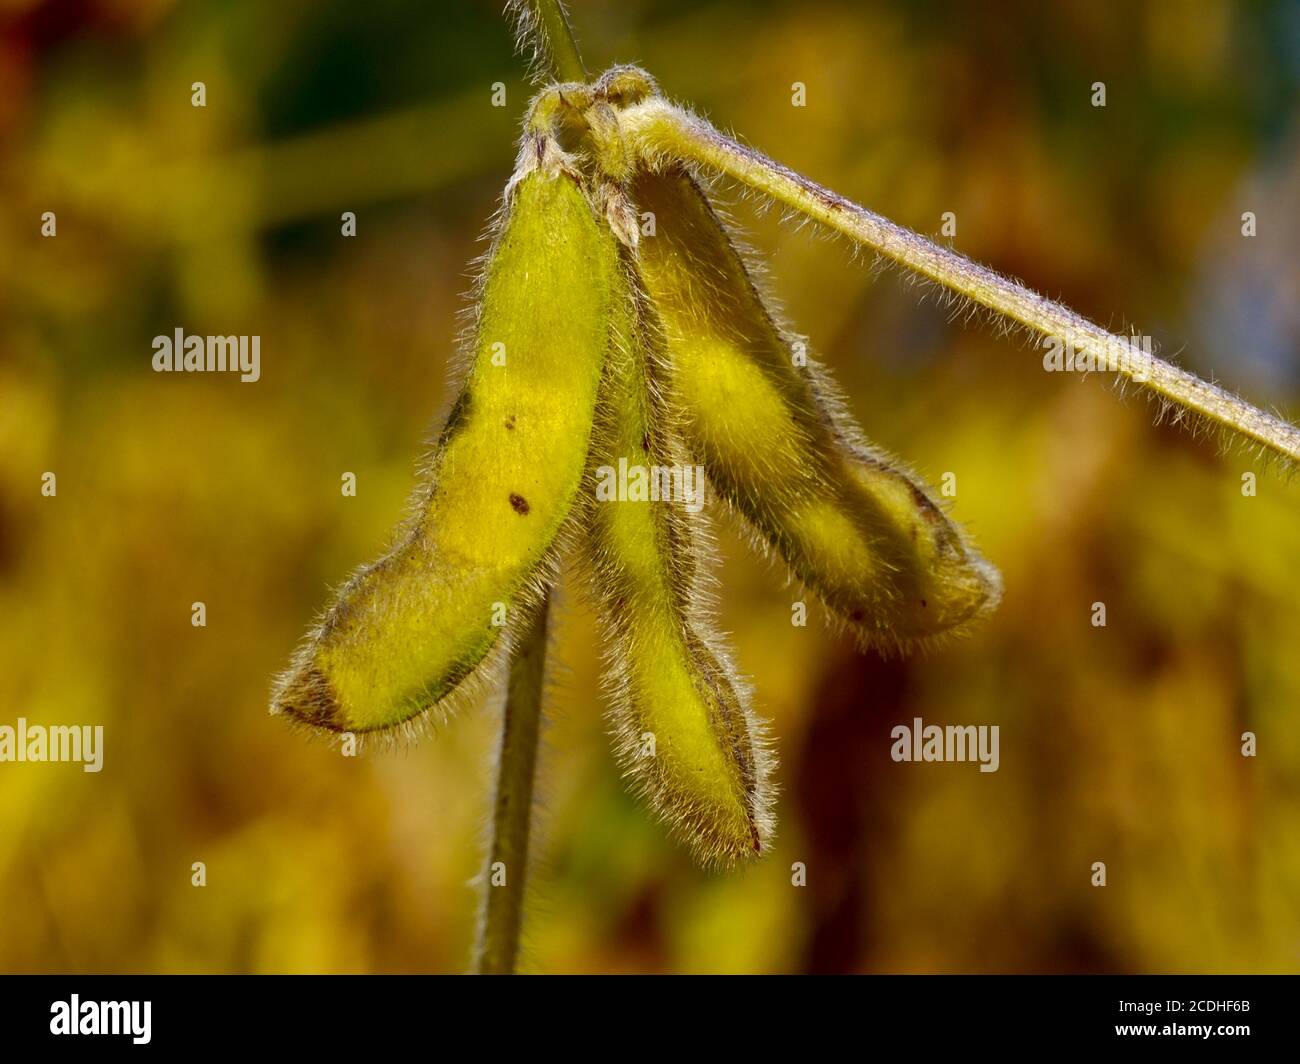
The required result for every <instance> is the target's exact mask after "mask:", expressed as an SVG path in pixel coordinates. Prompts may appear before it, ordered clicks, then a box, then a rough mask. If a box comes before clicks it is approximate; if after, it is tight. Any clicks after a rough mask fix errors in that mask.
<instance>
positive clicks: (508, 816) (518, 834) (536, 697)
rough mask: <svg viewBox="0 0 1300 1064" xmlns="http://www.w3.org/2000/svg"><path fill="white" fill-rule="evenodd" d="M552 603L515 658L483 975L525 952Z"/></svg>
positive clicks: (506, 969) (504, 728) (507, 967)
mask: <svg viewBox="0 0 1300 1064" xmlns="http://www.w3.org/2000/svg"><path fill="white" fill-rule="evenodd" d="M549 608H550V604H549V601H548V599H543V600H542V604H541V606H540V607H539V608H538V610H537V616H536V617H535V618H534V619H533V622H532V624H531V625H530V626H529V629H528V631H527V633H526V634H525V635H524V638H523V640H522V642H520V644H519V646H518V647H516V648H515V654H514V657H513V659H512V660H511V662H510V681H509V685H508V687H507V689H506V706H505V712H504V713H503V714H502V724H501V752H500V758H499V762H498V767H497V786H496V806H495V808H494V809H493V813H492V848H491V850H490V852H489V854H488V867H487V871H486V872H485V873H484V885H483V890H484V892H485V893H484V901H483V924H482V930H481V934H480V939H479V948H478V971H479V973H480V974H481V975H510V974H512V973H513V972H514V970H515V960H516V958H517V957H518V955H519V929H520V926H521V925H522V923H523V907H524V889H525V886H526V884H527V878H528V833H529V828H530V827H531V826H532V814H533V784H534V782H535V780H536V776H537V742H538V737H539V734H540V732H541V719H542V686H543V680H544V674H545V672H546V623H547V613H548V612H549ZM502 877H504V880H502Z"/></svg>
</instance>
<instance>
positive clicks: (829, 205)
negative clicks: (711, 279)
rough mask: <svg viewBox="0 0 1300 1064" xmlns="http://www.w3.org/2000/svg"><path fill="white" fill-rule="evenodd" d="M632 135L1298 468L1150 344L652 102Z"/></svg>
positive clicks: (1297, 433)
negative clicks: (1107, 326)
mask: <svg viewBox="0 0 1300 1064" xmlns="http://www.w3.org/2000/svg"><path fill="white" fill-rule="evenodd" d="M623 122H624V130H625V132H626V133H627V135H628V136H629V137H630V138H631V139H632V141H633V143H634V144H635V145H636V146H637V147H638V148H639V149H640V151H641V153H642V154H643V155H644V156H645V157H647V158H650V159H652V160H653V159H656V158H660V159H687V160H690V161H692V162H694V163H697V164H699V165H701V166H703V167H705V168H707V169H709V170H713V171H715V172H718V173H721V174H724V175H725V176H727V177H729V178H732V179H733V180H735V181H738V182H740V183H741V184H743V185H746V186H748V187H749V188H752V189H754V190H755V191H757V192H761V193H762V194H764V195H765V196H768V197H770V198H771V199H772V200H775V201H776V202H777V203H780V204H783V205H784V206H786V207H789V208H790V209H792V210H794V211H797V212H799V213H800V214H802V215H804V216H805V217H807V218H810V219H812V220H813V221H815V222H818V223H820V224H822V225H824V226H826V227H827V228H828V229H832V230H834V231H835V232H837V233H841V234H843V235H844V236H846V237H848V238H849V239H850V240H852V241H853V242H854V243H855V244H858V245H860V246H862V247H865V248H869V249H870V250H872V251H874V252H876V253H878V254H880V255H881V256H883V257H884V258H886V259H889V260H891V261H892V262H894V263H896V264H898V265H899V266H902V267H904V268H905V269H908V270H911V271H913V272H915V273H917V274H920V275H921V276H922V277H925V278H928V279H929V280H931V281H934V282H936V283H938V284H940V285H942V286H943V287H944V288H946V289H948V290H950V291H951V292H954V293H956V294H957V295H959V296H963V297H965V298H967V299H969V300H970V301H971V302H973V303H976V304H978V305H980V306H982V307H986V308H988V309H989V310H993V311H996V312H997V313H998V314H1000V315H1003V316H1004V317H1005V318H1008V319H1010V320H1011V321H1013V322H1017V323H1019V324H1020V325H1023V326H1026V327H1027V328H1029V329H1031V330H1033V331H1034V332H1036V333H1039V334H1041V335H1042V336H1043V337H1048V338H1052V339H1055V340H1059V341H1060V342H1061V344H1062V345H1063V349H1064V350H1072V351H1073V352H1074V353H1075V358H1076V360H1077V359H1078V358H1079V357H1080V356H1081V355H1082V356H1085V357H1086V358H1087V364H1089V365H1092V366H1095V367H1097V368H1098V369H1100V370H1107V371H1114V372H1116V373H1118V374H1119V375H1121V376H1123V377H1126V378H1127V379H1129V380H1131V381H1133V382H1134V383H1135V384H1139V385H1141V386H1143V387H1145V388H1148V389H1150V390H1151V391H1153V392H1155V393H1156V394H1157V395H1159V396H1161V397H1163V398H1164V399H1166V400H1168V401H1169V402H1171V403H1173V404H1175V405H1176V406H1178V407H1181V408H1183V410H1184V411H1190V412H1191V413H1192V414H1195V415H1199V416H1200V417H1202V418H1204V419H1205V420H1207V421H1209V422H1213V423H1214V424H1216V425H1219V426H1221V427H1223V428H1225V429H1228V430H1231V431H1232V432H1235V433H1237V434H1239V435H1240V436H1242V437H1244V438H1245V439H1246V440H1247V441H1249V442H1251V443H1253V444H1256V445H1258V446H1260V447H1262V448H1264V449H1266V450H1267V451H1270V452H1272V453H1274V454H1276V455H1279V456H1281V457H1282V458H1284V459H1286V460H1287V461H1290V462H1300V430H1298V429H1297V428H1296V427H1295V426H1294V425H1291V424H1288V423H1287V422H1286V421H1284V420H1282V419H1281V418H1278V417H1275V416H1274V415H1272V414H1269V413H1267V412H1265V411H1263V410H1260V409H1258V408H1257V407H1255V406H1252V405H1251V404H1250V403H1247V402H1246V401H1245V400H1243V399H1240V398H1239V397H1237V396H1236V395H1233V394H1232V393H1231V392H1228V391H1225V390H1224V389H1222V388H1220V387H1218V386H1217V385H1215V384H1211V383H1210V382H1209V381H1204V380H1201V379H1200V378H1199V377H1197V376H1196V375H1195V374H1192V373H1188V372H1187V371H1186V370H1183V369H1180V368H1179V367H1177V366H1175V365H1173V364H1172V363H1170V362H1166V361H1164V360H1163V359H1161V358H1159V357H1158V356H1156V355H1154V354H1153V353H1151V349H1150V342H1149V340H1142V339H1139V341H1138V342H1136V343H1135V340H1134V338H1132V337H1125V336H1117V335H1114V334H1112V333H1110V332H1108V331H1107V330H1105V329H1103V328H1101V326H1099V325H1095V324H1093V323H1092V322H1090V321H1088V320H1087V319H1086V318H1084V317H1083V316H1082V315H1080V314H1077V313H1075V312H1074V311H1073V310H1071V309H1070V308H1069V307H1066V306H1063V305H1062V304H1060V303H1056V302H1053V301H1052V300H1050V299H1046V298H1045V297H1043V296H1041V295H1039V294H1038V293H1037V292H1034V291H1033V290H1031V289H1029V288H1026V287H1025V286H1024V285H1022V284H1019V283H1017V282H1016V281H1013V280H1010V279H1009V278H1006V277H1003V276H1002V275H1001V274H998V273H995V272H994V271H993V270H990V269H988V268H987V267H985V266H981V265H979V264H978V263H976V262H972V261H971V260H970V259H968V258H965V257H964V256H962V255H959V254H958V253H957V252H955V251H952V250H950V249H949V248H946V247H943V246H941V245H939V244H936V243H934V242H933V241H931V240H927V239H926V238H925V237H923V236H921V235H919V234H917V233H914V232H912V231H911V230H910V229H906V228H904V227H903V226H901V225H897V224H895V223H894V222H891V221H890V220H889V219H887V218H884V217H882V216H881V215H879V214H876V213H875V212H873V211H870V210H867V208H865V207H861V206H859V205H858V204H856V203H853V202H851V201H850V200H847V199H845V198H844V197H842V196H840V195H838V194H837V193H835V192H832V191H830V190H829V189H826V188H823V187H822V186H821V185H818V184H817V183H815V182H813V181H810V180H808V178H806V177H804V176H803V175H802V174H798V173H795V172H794V171H793V170H790V169H789V168H788V167H785V166H782V165H781V164H780V163H778V162H775V161H774V160H772V159H769V158H768V157H767V156H765V155H762V154H761V153H759V152H757V151H754V150H753V149H752V148H748V147H746V146H745V145H743V144H739V143H737V142H736V141H734V140H731V139H730V138H729V137H726V136H724V135H723V134H722V133H720V132H718V130H716V129H714V128H713V127H712V126H711V125H709V124H708V123H706V122H704V121H701V120H700V119H698V118H696V117H694V116H693V115H690V114H687V113H686V112H684V111H682V110H679V109H678V108H676V107H674V106H672V105H671V104H669V103H667V102H666V101H665V100H663V99H660V98H657V97H654V98H651V99H648V100H646V101H644V102H643V103H640V104H638V105H636V106H635V107H632V108H629V109H627V110H626V111H624V112H623Z"/></svg>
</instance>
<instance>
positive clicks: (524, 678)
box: [477, 0, 587, 975]
mask: <svg viewBox="0 0 1300 1064" xmlns="http://www.w3.org/2000/svg"><path fill="white" fill-rule="evenodd" d="M512 6H513V7H514V8H515V10H516V11H517V13H518V14H519V16H520V23H521V30H522V32H524V33H525V34H531V35H532V36H533V37H534V38H535V46H536V48H537V53H538V62H539V63H541V64H544V65H545V66H546V67H547V68H548V69H549V70H550V72H551V73H552V75H554V76H555V77H557V78H559V79H561V80H563V81H586V80H587V68H586V66H584V65H583V62H582V56H581V54H580V53H579V52H578V43H577V41H575V40H574V37H573V30H572V29H571V28H570V27H569V19H568V16H567V15H566V14H565V13H564V5H563V4H562V3H561V2H560V0H514V3H513V4H512ZM549 613H550V595H549V594H548V595H546V596H545V597H543V599H542V602H541V605H540V606H539V607H538V609H537V614H536V616H535V617H534V618H533V621H532V624H531V625H530V626H529V629H528V631H527V633H526V634H525V635H524V637H523V639H522V640H521V642H520V643H519V645H518V646H517V647H516V648H515V652H514V656H513V658H512V659H511V662H510V679H509V682H508V684H507V688H506V706H505V711H504V712H503V714H502V718H501V750H500V757H499V759H498V764H497V785H496V802H495V804H494V806H493V810H492V846H491V849H490V850H489V852H488V866H487V870H486V872H485V873H484V880H483V890H484V892H485V893H484V897H483V922H482V927H481V929H480V933H479V943H478V963H477V969H478V972H479V974H480V975H511V974H513V973H514V970H515V962H516V961H517V960H518V957H519V931H520V928H521V927H522V926H523V913H524V890H525V888H526V886H527V882H528V835H529V832H530V830H531V828H532V822H533V786H534V784H535V783H536V780H537V743H538V739H539V737H540V735H541V723H542V688H543V684H544V682H545V677H546V627H547V619H548V614H549Z"/></svg>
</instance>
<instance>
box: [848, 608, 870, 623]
mask: <svg viewBox="0 0 1300 1064" xmlns="http://www.w3.org/2000/svg"><path fill="white" fill-rule="evenodd" d="M865 616H866V612H865V611H864V610H863V609H861V608H860V607H859V608H858V609H856V610H854V611H853V612H852V613H850V614H849V619H850V620H853V621H860V620H862V618H863V617H865Z"/></svg>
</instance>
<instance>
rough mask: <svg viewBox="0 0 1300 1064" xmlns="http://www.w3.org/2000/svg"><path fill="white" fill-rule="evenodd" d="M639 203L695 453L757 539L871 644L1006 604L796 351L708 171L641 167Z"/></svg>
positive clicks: (893, 641)
mask: <svg viewBox="0 0 1300 1064" xmlns="http://www.w3.org/2000/svg"><path fill="white" fill-rule="evenodd" d="M631 195H632V198H633V200H634V201H635V202H636V209H637V210H638V211H650V212H653V214H654V216H655V219H656V227H655V229H656V232H655V235H654V236H652V237H651V236H647V237H646V238H644V239H643V240H642V241H641V247H640V256H641V268H642V273H643V276H644V278H645V283H646V285H647V287H648V289H649V292H650V294H651V296H652V297H653V299H654V301H655V304H656V307H657V309H658V311H659V314H660V316H661V318H662V320H663V324H664V331H665V335H666V338H667V342H668V347H669V351H670V353H671V356H672V363H673V374H674V387H675V389H676V391H677V394H678V396H679V398H680V400H681V404H682V408H683V410H684V411H685V413H686V417H685V419H684V423H683V434H684V436H685V439H686V443H687V445H688V447H689V448H690V450H691V451H692V452H693V453H695V454H697V455H698V456H699V458H700V460H701V461H702V462H703V463H704V465H705V467H706V468H707V470H708V473H709V477H710V480H711V482H712V484H713V485H714V486H715V488H716V490H717V491H718V493H719V494H720V495H722V496H723V497H724V498H725V499H726V501H727V502H728V503H729V504H730V505H731V506H732V507H733V508H734V509H735V510H737V511H739V513H740V514H741V515H742V516H743V517H744V518H745V519H746V520H747V522H748V523H749V525H750V526H751V528H752V529H753V531H754V532H755V534H756V536H757V538H758V539H760V540H761V541H762V542H763V543H764V544H765V545H767V546H770V547H771V548H773V549H775V550H776V551H777V552H778V553H779V554H780V555H781V556H782V557H783V558H784V559H785V561H786V563H787V565H788V566H789V568H790V570H791V571H792V572H793V574H794V575H795V576H796V577H797V578H798V579H799V580H800V581H802V582H803V583H804V584H805V585H806V586H808V587H810V588H811V589H813V590H814V591H815V592H816V593H817V595H818V596H819V597H820V598H821V600H822V601H823V602H824V603H825V605H826V606H827V607H828V608H829V609H830V611H831V612H832V614H833V615H834V617H836V618H837V619H839V620H840V621H842V622H843V623H845V624H846V625H847V626H848V627H849V628H850V629H851V630H852V631H853V632H854V634H855V635H856V636H857V637H858V639H859V640H860V641H861V642H863V643H864V644H868V645H873V646H876V647H879V648H881V649H885V650H895V649H905V648H906V647H908V646H909V645H911V644H914V643H916V642H918V641H919V642H924V641H927V640H930V639H933V638H934V637H937V636H942V635H944V634H945V633H950V632H953V631H956V630H959V629H961V628H962V627H963V626H965V625H968V624H969V623H970V622H972V621H974V620H975V619H977V618H978V617H980V616H982V615H983V614H985V613H987V612H988V611H990V610H991V609H993V607H994V606H996V604H997V602H998V599H999V597H1000V595H1001V579H1000V577H999V574H998V572H997V570H996V569H994V568H993V567H992V566H991V565H990V564H989V563H988V562H986V561H985V560H984V559H983V558H982V557H981V556H980V555H979V553H978V552H977V551H976V550H975V548H974V547H973V546H972V545H971V544H970V543H969V541H968V540H967V539H966V537H965V535H964V534H963V532H962V530H961V528H960V527H959V526H958V525H957V524H956V523H954V522H953V521H952V520H950V519H949V518H948V516H947V515H946V514H945V512H944V511H943V509H942V508H941V507H940V505H939V503H938V502H937V501H936V499H935V498H934V496H933V494H932V493H931V492H930V491H929V489H928V488H927V487H926V486H925V484H924V483H923V482H922V481H921V480H920V479H919V478H918V477H916V476H915V475H914V474H912V473H911V472H909V471H908V470H907V469H906V468H905V467H903V466H902V465H901V464H900V463H899V462H897V461H896V460H895V459H893V458H892V457H890V456H889V455H887V454H885V453H884V452H882V451H880V450H879V449H877V448H875V447H873V446H871V445H870V444H869V443H867V442H866V440H865V439H864V438H863V436H862V434H861V432H860V430H859V429H858V428H857V426H856V425H855V424H854V423H853V421H852V418H851V417H850V416H849V414H848V413H847V411H846V410H845V408H844V404H843V403H842V401H841V400H840V399H839V398H838V396H837V395H836V394H835V392H834V389H833V388H832V386H831V385H830V382H829V381H828V380H827V378H826V376H825V374H824V372H823V371H822V370H821V369H820V368H819V367H817V366H816V364H815V363H814V362H813V361H812V360H811V359H810V358H807V357H806V356H805V357H804V358H797V357H796V355H797V354H801V352H799V351H798V350H797V349H796V347H795V343H796V341H795V340H794V339H793V338H792V337H790V336H789V335H787V334H786V332H785V331H784V330H783V329H782V327H781V326H780V325H779V323H778V322H777V320H776V319H775V317H774V315H773V314H771V313H770V312H769V311H768V309H767V307H766V306H765V304H764V301H763V297H762V296H761V295H760V293H759V289H758V287H757V286H756V284H755V282H754V280H753V278H752V276H751V273H750V270H749V267H748V266H747V264H746V261H745V258H744V256H743V254H742V253H741V252H740V251H739V250H738V249H737V247H736V245H735V243H734V241H733V240H732V238H731V236H730V234H729V233H728V231H727V229H726V226H725V224H724V223H723V221H722V220H721V219H720V218H719V217H718V215H717V214H716V212H715V211H714V210H713V208H712V206H711V205H710V203H709V200H708V198H707V196H706V195H705V193H704V191H703V190H702V189H701V188H700V187H699V185H698V184H697V183H696V181H695V179H694V178H693V176H692V175H691V174H689V173H688V172H687V171H686V170H684V169H683V168H681V167H679V166H672V165H669V166H667V167H664V168H663V169H661V170H657V171H656V170H650V169H642V170H641V171H640V172H639V173H638V174H637V176H636V178H635V179H634V181H633V182H632V185H631ZM801 362H802V363H803V364H802V365H801V364H800V363H801Z"/></svg>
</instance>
